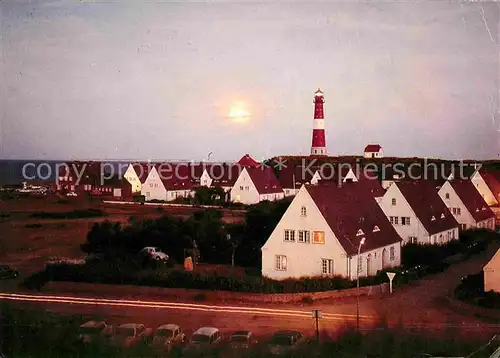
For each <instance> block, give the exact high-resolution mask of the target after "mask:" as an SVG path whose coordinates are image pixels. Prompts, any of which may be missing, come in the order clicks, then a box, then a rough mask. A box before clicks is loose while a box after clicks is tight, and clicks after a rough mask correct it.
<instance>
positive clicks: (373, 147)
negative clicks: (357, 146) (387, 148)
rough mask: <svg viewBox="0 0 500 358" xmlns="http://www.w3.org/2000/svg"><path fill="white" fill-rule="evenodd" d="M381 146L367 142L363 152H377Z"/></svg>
mask: <svg viewBox="0 0 500 358" xmlns="http://www.w3.org/2000/svg"><path fill="white" fill-rule="evenodd" d="M380 149H382V147H381V146H380V145H379V144H368V145H367V146H366V147H365V152H378V151H379V150H380Z"/></svg>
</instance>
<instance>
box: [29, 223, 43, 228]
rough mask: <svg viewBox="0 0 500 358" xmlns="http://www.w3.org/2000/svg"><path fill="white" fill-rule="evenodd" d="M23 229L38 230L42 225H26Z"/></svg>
mask: <svg viewBox="0 0 500 358" xmlns="http://www.w3.org/2000/svg"><path fill="white" fill-rule="evenodd" d="M24 227H25V228H28V229H39V228H41V227H43V224H40V223H36V224H26V225H24Z"/></svg>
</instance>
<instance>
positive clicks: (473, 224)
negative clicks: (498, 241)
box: [438, 180, 495, 230]
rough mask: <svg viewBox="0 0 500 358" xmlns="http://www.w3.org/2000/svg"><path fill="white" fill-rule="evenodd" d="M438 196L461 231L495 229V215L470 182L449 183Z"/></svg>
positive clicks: (457, 181)
mask: <svg viewBox="0 0 500 358" xmlns="http://www.w3.org/2000/svg"><path fill="white" fill-rule="evenodd" d="M438 195H439V196H440V197H441V199H442V200H443V202H444V203H445V205H446V207H447V208H448V210H449V211H450V212H451V213H452V215H453V216H454V217H455V219H456V220H457V222H458V224H459V225H460V229H461V230H467V229H471V228H486V229H490V230H494V229H495V214H494V213H493V211H492V210H491V209H490V207H489V206H488V204H487V203H486V201H484V199H483V197H482V196H481V194H479V192H478V191H477V190H476V189H475V187H474V184H473V183H472V181H470V180H451V181H447V182H446V183H445V184H444V185H443V186H442V187H441V189H439V192H438Z"/></svg>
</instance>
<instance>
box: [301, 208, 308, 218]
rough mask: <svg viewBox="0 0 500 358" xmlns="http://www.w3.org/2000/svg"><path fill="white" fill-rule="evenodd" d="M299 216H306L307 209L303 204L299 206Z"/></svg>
mask: <svg viewBox="0 0 500 358" xmlns="http://www.w3.org/2000/svg"><path fill="white" fill-rule="evenodd" d="M300 216H304V217H305V216H307V209H306V207H305V206H303V207H301V208H300Z"/></svg>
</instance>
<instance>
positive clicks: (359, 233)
mask: <svg viewBox="0 0 500 358" xmlns="http://www.w3.org/2000/svg"><path fill="white" fill-rule="evenodd" d="M364 234H365V233H364V232H363V230H361V229H359V230H358V232H357V233H356V236H361V235H364Z"/></svg>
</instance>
